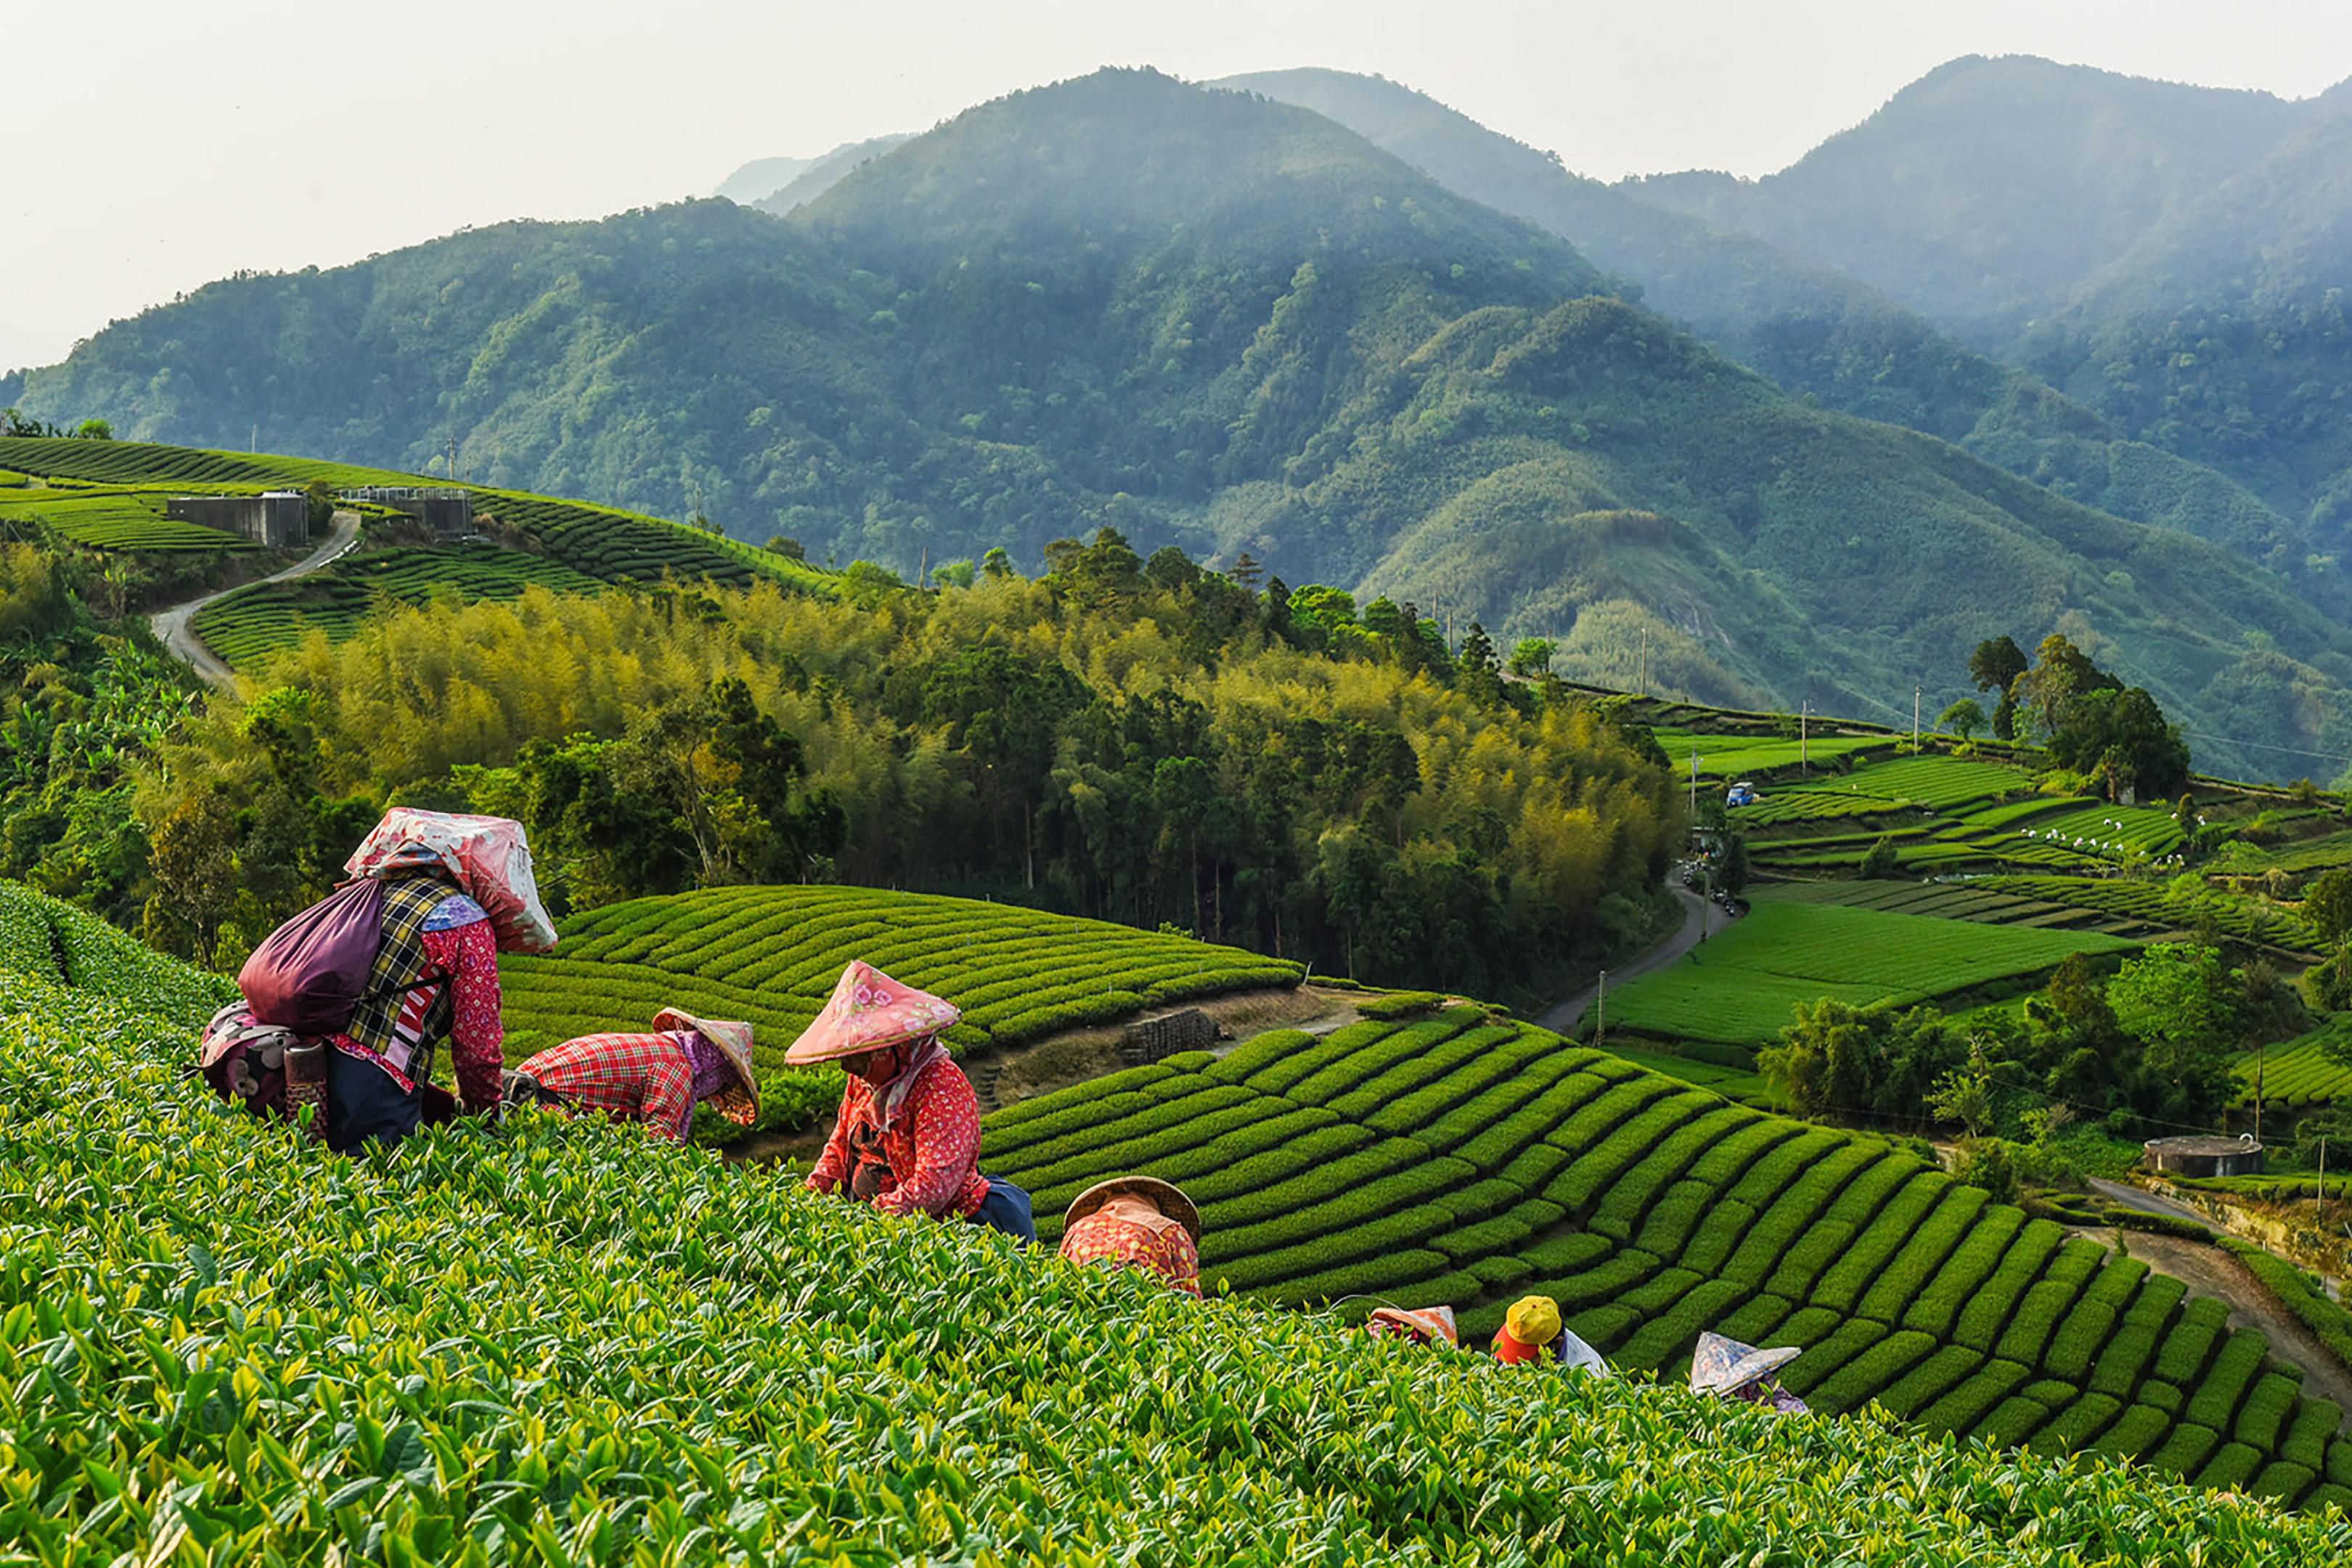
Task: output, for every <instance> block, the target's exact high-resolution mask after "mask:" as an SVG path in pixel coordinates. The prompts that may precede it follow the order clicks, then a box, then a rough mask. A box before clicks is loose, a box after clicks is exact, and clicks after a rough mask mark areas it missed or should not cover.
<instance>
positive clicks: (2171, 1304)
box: [2091, 1275, 2188, 1396]
mask: <svg viewBox="0 0 2352 1568" xmlns="http://www.w3.org/2000/svg"><path fill="white" fill-rule="evenodd" d="M2187 1293H2188V1287H2186V1286H2185V1285H2183V1284H2181V1282H2180V1281H2179V1280H2178V1279H2168V1278H2167V1277H2165V1276H2162V1275H2156V1276H2151V1277H2149V1278H2148V1279H2145V1280H2143V1281H2142V1282H2141V1285H2140V1288H2139V1292H2138V1294H2137V1295H2136V1296H2134V1297H2133V1298H2132V1304H2131V1306H2130V1308H2129V1309H2128V1310H2126V1311H2125V1313H2124V1317H2123V1321H2122V1323H2121V1324H2120V1325H2118V1326H2117V1328H2116V1332H2115V1333H2114V1335H2113V1336H2112V1337H2110V1338H2109V1339H2108V1341H2107V1342H2106V1345H2105V1347H2104V1348H2103V1349H2102V1350H2101V1351H2100V1352H2099V1359H2098V1361H2097V1362H2096V1363H2095V1364H2094V1365H2093V1366H2092V1368H2091V1386H2092V1387H2093V1388H2095V1389H2096V1390H2098V1391H2099V1392H2100V1393H2102V1394H2116V1395H2119V1396H2120V1395H2125V1394H2130V1393H2131V1391H2132V1389H2133V1386H2134V1385H2135V1384H2137V1383H2138V1382H2139V1380H2140V1375H2141V1373H2144V1372H2145V1371H2146V1370H2147V1365H2148V1363H2149V1362H2150V1361H2151V1360H2152V1359H2153V1358H2154V1357H2155V1355H2156V1348H2157V1342H2158V1336H2159V1335H2161V1334H2162V1333H2163V1331H2164V1328H2165V1325H2166V1324H2167V1323H2168V1322H2169V1321H2171V1318H2172V1314H2173V1312H2174V1310H2176V1309H2177V1308H2178V1307H2179V1305H2180V1300H2181V1298H2182V1297H2183V1296H2184V1295H2186V1294H2187Z"/></svg>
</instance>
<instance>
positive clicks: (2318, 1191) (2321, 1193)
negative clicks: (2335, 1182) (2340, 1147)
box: [2311, 1132, 2327, 1214]
mask: <svg viewBox="0 0 2352 1568" xmlns="http://www.w3.org/2000/svg"><path fill="white" fill-rule="evenodd" d="M2326 1202H2327V1135H2326V1133H2324V1132H2323V1133H2321V1134H2320V1135H2319V1185H2318V1186H2317V1187H2316V1188H2315V1189H2314V1190H2313V1192H2312V1194H2311V1209H2312V1212H2313V1213H2314V1214H2320V1213H2324V1212H2325V1209H2324V1207H2323V1205H2326Z"/></svg>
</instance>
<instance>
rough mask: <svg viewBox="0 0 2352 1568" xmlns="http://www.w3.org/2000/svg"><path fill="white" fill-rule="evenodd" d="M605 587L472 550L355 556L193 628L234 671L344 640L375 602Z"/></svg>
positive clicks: (557, 566)
mask: <svg viewBox="0 0 2352 1568" xmlns="http://www.w3.org/2000/svg"><path fill="white" fill-rule="evenodd" d="M605 586H606V584H604V582H602V581H601V580H599V579H597V578H594V577H591V576H589V575H587V574H584V573H582V572H578V571H575V570H573V569H572V567H570V566H567V565H565V564H563V563H562V562H560V561H556V560H553V559H551V558H550V557H548V556H543V555H534V554H531V553H530V552H525V551H520V550H501V549H499V548H498V547H497V546H496V545H492V544H487V543H482V542H467V543H465V544H451V545H443V546H438V547H436V548H432V549H424V548H419V547H415V546H399V547H395V548H394V549H390V550H377V551H371V552H368V553H366V554H364V555H356V556H353V557H352V558H351V559H350V560H349V561H347V562H343V563H340V564H339V565H338V566H337V567H336V568H334V569H332V570H330V571H327V572H322V573H318V574H313V575H311V576H309V577H303V578H299V579H297V580H295V581H293V582H288V583H264V584H255V585H254V586H253V587H250V588H247V589H244V590H243V591H241V592H239V593H235V594H231V595H226V596H225V597H223V598H219V599H215V600H214V601H213V602H212V603H211V604H209V605H205V607H204V608H203V609H201V610H199V611H197V612H196V616H195V619H194V622H193V623H192V624H193V625H194V627H195V632H196V635H197V636H198V637H202V638H204V640H205V646H207V647H210V648H211V649H212V650H213V651H214V652H215V653H216V654H218V655H220V657H221V658H223V659H225V660H226V661H227V662H228V663H229V664H231V665H233V666H236V667H237V668H250V667H252V666H253V665H254V664H255V663H257V661H258V660H260V659H262V658H267V657H268V656H269V655H270V654H273V653H276V652H278V651H279V650H280V649H283V648H289V647H296V646H298V645H299V643H300V642H301V641H302V639H303V638H304V637H308V636H309V635H310V633H311V632H313V631H318V632H323V633H325V634H326V636H327V637H329V638H330V639H331V640H340V639H341V638H342V637H345V636H348V635H349V634H350V632H351V630H352V627H353V626H356V625H357V624H358V622H359V619H360V617H361V616H364V615H366V614H367V612H368V610H369V608H370V607H371V606H372V605H374V604H375V603H377V602H378V601H379V600H380V599H386V598H388V599H392V600H394V601H396V602H398V603H402V604H419V603H422V602H424V601H425V600H426V599H429V598H431V597H432V596H433V595H436V594H444V593H447V594H456V595H459V596H460V597H462V598H466V599H511V598H515V597H517V596H519V595H520V594H521V593H522V591H523V590H524V589H526V588H530V587H541V588H548V589H551V590H552V591H554V592H556V593H559V594H593V593H596V592H599V591H601V590H602V589H604V587H605Z"/></svg>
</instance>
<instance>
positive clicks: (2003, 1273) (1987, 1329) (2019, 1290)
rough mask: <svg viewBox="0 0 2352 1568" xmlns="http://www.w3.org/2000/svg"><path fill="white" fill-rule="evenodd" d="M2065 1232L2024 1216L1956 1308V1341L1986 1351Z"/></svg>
mask: <svg viewBox="0 0 2352 1568" xmlns="http://www.w3.org/2000/svg"><path fill="white" fill-rule="evenodd" d="M2065 1239H2066V1233H2065V1232H2064V1231H2063V1230H2062V1229H2060V1228H2059V1227H2058V1226H2054V1225H2052V1224H2051V1223H2050V1222H2049V1221H2048V1220H2040V1219H2036V1220H2028V1221H2027V1222H2026V1223H2025V1225H2024V1226H2022V1227H2021V1228H2020V1229H2019V1231H2018V1233H2017V1239H2016V1240H2015V1241H2014V1242H2011V1244H2010V1248H2009V1250H2008V1252H2006V1253H2004V1254H2003V1255H2002V1257H2001V1260H2000V1268H1996V1269H1994V1270H1993V1272H1992V1277H1991V1278H1990V1279H1987V1280H1986V1281H1985V1283H1984V1287H1983V1289H1979V1291H1977V1292H1976V1294H1974V1295H1973V1296H1971V1297H1969V1300H1968V1301H1967V1302H1966V1303H1965V1304H1964V1305H1963V1306H1962V1307H1961V1308H1960V1314H1959V1319H1958V1323H1957V1325H1956V1326H1955V1327H1954V1329H1953V1331H1952V1332H1953V1336H1954V1337H1955V1338H1956V1339H1958V1341H1959V1342H1960V1343H1962V1344H1964V1345H1967V1346H1968V1347H1969V1348H1970V1349H1971V1350H1979V1351H1983V1352H1987V1353H1988V1354H1990V1352H1991V1351H1992V1347H1993V1345H1994V1343H1995V1342H1998V1341H1999V1340H2000V1335H2001V1331H2002V1330H2004V1329H2005V1328H2007V1327H2008V1326H2009V1320H2010V1316H2011V1313H2012V1312H2014V1311H2015V1310H2016V1309H2017V1303H2018V1300H2019V1299H2020V1298H2021V1297H2022V1296H2023V1295H2024V1294H2025V1292H2026V1291H2027V1290H2028V1289H2032V1286H2033V1283H2034V1281H2035V1280H2037V1279H2040V1278H2041V1277H2042V1270H2043V1269H2044V1268H2048V1267H2049V1265H2050V1260H2051V1259H2052V1258H2053V1257H2055V1256H2056V1255H2057V1253H2058V1251H2059V1248H2060V1245H2061V1244H2062V1243H2063V1242H2064V1241H2065Z"/></svg>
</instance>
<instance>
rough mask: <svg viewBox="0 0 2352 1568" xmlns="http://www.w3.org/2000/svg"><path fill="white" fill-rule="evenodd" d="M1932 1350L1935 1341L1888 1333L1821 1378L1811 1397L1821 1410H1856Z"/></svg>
mask: <svg viewBox="0 0 2352 1568" xmlns="http://www.w3.org/2000/svg"><path fill="white" fill-rule="evenodd" d="M1935 1349H1936V1342H1935V1341H1934V1340H1932V1339H1930V1338H1928V1337H1927V1335H1926V1334H1922V1333H1916V1332H1912V1331H1903V1332H1898V1333H1892V1334H1889V1335H1887V1336H1886V1337H1885V1339H1883V1340H1880V1341H1879V1342H1876V1343H1875V1344H1874V1345H1872V1346H1871V1347H1870V1348H1869V1349H1867V1350H1865V1351H1864V1352H1862V1353H1861V1354H1860V1355H1857V1356H1855V1357H1854V1358H1853V1360H1852V1361H1850V1362H1848V1363H1846V1364H1845V1365H1843V1367H1840V1368H1839V1369H1838V1370H1837V1372H1836V1373H1833V1374H1832V1375H1831V1376H1830V1377H1827V1378H1824V1379H1823V1380H1822V1382H1821V1383H1820V1384H1817V1385H1816V1386H1815V1388H1814V1390H1813V1394H1815V1395H1816V1396H1818V1398H1819V1400H1820V1402H1821V1405H1822V1408H1824V1409H1827V1410H1831V1411H1841V1410H1859V1409H1861V1408H1862V1407H1863V1406H1864V1405H1867V1404H1869V1403H1870V1402H1871V1401H1872V1400H1873V1399H1874V1398H1876V1397H1877V1396H1878V1395H1879V1394H1881V1393H1883V1392H1885V1391H1886V1390H1888V1389H1889V1388H1891V1387H1892V1386H1893V1385H1894V1384H1895V1383H1896V1382H1897V1381H1899V1380H1900V1379H1901V1378H1902V1377H1903V1376H1904V1374H1905V1373H1908V1372H1909V1371H1911V1369H1912V1368H1913V1367H1915V1366H1916V1365H1917V1364H1919V1363H1921V1362H1923V1361H1925V1360H1926V1359H1927V1356H1928V1355H1929V1354H1930V1353H1931V1352H1934V1350H1935Z"/></svg>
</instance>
